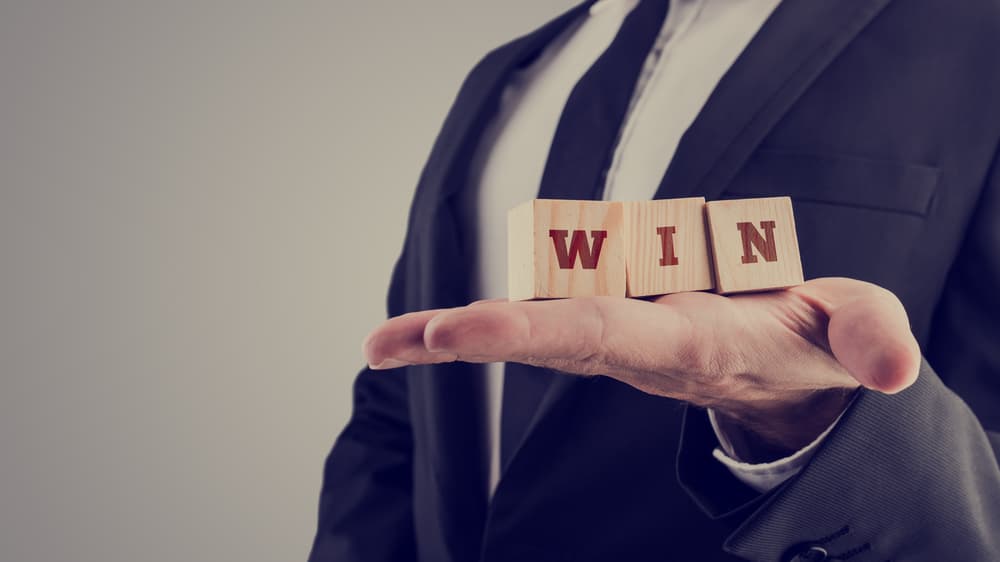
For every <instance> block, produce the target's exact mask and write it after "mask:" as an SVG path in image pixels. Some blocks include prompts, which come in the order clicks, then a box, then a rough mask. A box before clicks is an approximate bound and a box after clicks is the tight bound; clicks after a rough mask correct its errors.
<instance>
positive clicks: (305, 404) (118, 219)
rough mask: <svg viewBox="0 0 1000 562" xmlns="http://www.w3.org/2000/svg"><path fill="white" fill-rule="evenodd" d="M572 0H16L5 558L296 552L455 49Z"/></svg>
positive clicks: (521, 27) (0, 436) (476, 52)
mask: <svg viewBox="0 0 1000 562" xmlns="http://www.w3.org/2000/svg"><path fill="white" fill-rule="evenodd" d="M571 3H572V2H570V1H569V0H545V1H541V0H514V1H510V0H508V1H506V2H487V1H485V0H477V1H460V0H450V1H444V0H434V1H430V0H425V1H423V2H404V1H396V2H387V1H373V0H365V1H363V2H362V1H355V2H346V1H332V0H331V1H327V2H303V1H294V2H290V1H284V0H283V1H280V2H279V1H277V0H274V1H272V2H256V1H255V2H251V1H235V0H232V1H195V0H187V1H175V2H168V1H166V0H164V1H160V2H149V1H135V0H131V1H126V0H121V1H117V2H113V1H108V0H92V1H86V2H85V1H73V0H62V1H59V0H0V560H3V561H5V562H6V561H11V562H26V561H45V562H57V561H73V562H90V561H93V562H98V561H100V562H107V561H118V560H122V561H125V560H128V561H136V560H143V561H160V560H162V561H175V560H213V561H214V560H241V561H258V560H259V561H268V562H273V561H277V560H301V559H304V558H305V555H306V552H307V549H308V546H309V543H310V541H311V538H312V534H313V532H314V528H315V507H316V496H317V493H318V488H319V485H320V471H321V467H322V461H323V458H324V457H325V455H326V453H327V450H328V448H329V445H330V443H331V442H332V440H333V438H334V436H335V435H336V434H337V433H338V432H339V430H340V428H341V427H342V426H343V424H344V423H345V422H346V420H347V417H348V415H349V412H350V384H351V381H352V380H353V378H354V375H355V373H356V371H357V369H358V368H359V367H360V365H361V361H362V357H361V353H360V342H361V340H362V338H363V336H364V334H365V333H366V332H367V331H368V330H370V329H371V328H372V327H374V326H375V325H376V324H377V323H378V322H379V320H380V319H381V318H382V316H383V314H384V312H383V300H384V293H385V289H386V285H387V281H388V276H389V271H390V268H391V266H392V263H393V261H394V259H395V257H396V254H397V252H398V250H399V247H400V243H401V239H402V238H401V237H402V233H403V226H404V221H405V216H406V209H407V206H408V203H409V199H410V196H411V194H412V190H413V187H414V183H415V180H416V177H417V175H418V173H419V169H420V166H421V165H422V161H423V159H424V157H425V156H426V154H427V152H428V150H429V149H430V143H431V141H432V139H433V135H434V133H435V132H436V130H437V128H438V126H439V125H440V122H441V120H442V118H443V116H444V113H445V111H446V110H447V107H448V105H449V103H450V101H451V99H452V98H453V96H454V93H455V90H456V88H457V87H458V85H459V83H460V81H461V78H462V76H463V75H464V73H465V72H466V71H467V70H468V69H469V68H470V67H471V65H472V64H473V63H474V62H475V61H476V60H477V59H478V58H479V57H480V56H481V55H482V54H483V53H485V52H486V51H487V50H488V49H489V48H491V47H492V46H495V45H497V44H499V43H501V42H503V41H505V40H506V39H509V38H511V37H513V36H514V35H516V34H519V33H522V32H524V31H527V30H529V29H531V28H533V27H534V26H535V25H537V24H539V23H541V22H542V21H544V20H545V19H547V18H548V17H550V16H552V15H554V14H555V13H557V12H559V11H561V10H562V9H564V8H566V7H568V6H569V5H570V4H571Z"/></svg>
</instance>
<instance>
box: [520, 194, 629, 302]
mask: <svg viewBox="0 0 1000 562" xmlns="http://www.w3.org/2000/svg"><path fill="white" fill-rule="evenodd" d="M623 223H624V217H623V213H622V204H621V203H616V202H606V201H570V200H557V199H535V200H532V201H528V202H526V203H523V204H521V205H518V206H517V207H514V208H513V209H511V210H510V211H509V212H508V213H507V272H508V279H507V281H508V283H507V289H508V296H509V298H510V300H512V301H513V300H528V299H544V298H563V297H583V296H625V234H624V224H623Z"/></svg>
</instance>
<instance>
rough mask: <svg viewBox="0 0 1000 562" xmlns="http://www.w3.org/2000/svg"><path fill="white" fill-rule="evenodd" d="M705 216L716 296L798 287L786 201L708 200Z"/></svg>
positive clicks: (799, 277)
mask: <svg viewBox="0 0 1000 562" xmlns="http://www.w3.org/2000/svg"><path fill="white" fill-rule="evenodd" d="M706 213H707V216H708V230H709V235H710V238H711V241H712V255H713V258H714V262H715V280H716V290H717V291H718V292H719V293H722V294H729V293H742V292H749V291H766V290H771V289H781V288H785V287H791V286H794V285H800V284H801V283H802V282H803V279H802V262H801V260H800V258H799V243H798V238H797V237H796V234H795V219H794V217H793V215H792V200H791V199H790V198H788V197H766V198H761V199H734V200H724V201H710V202H708V203H707V204H706Z"/></svg>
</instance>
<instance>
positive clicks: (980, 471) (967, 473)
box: [678, 158, 1000, 562]
mask: <svg viewBox="0 0 1000 562" xmlns="http://www.w3.org/2000/svg"><path fill="white" fill-rule="evenodd" d="M979 197H980V199H979V201H978V203H977V205H976V208H975V211H974V212H973V215H972V218H971V220H970V222H969V225H968V227H967V230H966V236H965V239H964V241H963V242H962V248H961V249H960V251H959V253H958V257H957V258H956V261H955V262H954V264H953V266H952V269H951V271H950V273H949V276H948V279H947V282H946V284H945V287H944V290H943V293H942V297H941V299H940V300H939V303H938V308H937V310H936V313H935V317H934V323H933V326H932V330H931V336H930V340H929V342H928V343H927V345H926V346H925V360H924V361H923V364H922V366H921V371H920V375H919V377H918V380H917V382H916V383H915V384H914V385H913V386H912V387H910V388H909V389H907V390H905V391H903V392H901V393H899V394H897V395H893V396H889V395H884V394H881V393H878V392H872V391H868V390H864V389H862V390H861V391H859V392H858V393H857V394H856V396H855V399H854V401H853V402H852V403H851V405H850V406H849V407H848V409H847V410H846V412H845V413H844V415H843V417H842V418H841V421H840V423H839V424H838V425H837V426H836V428H835V429H834V430H833V431H832V432H831V433H830V434H829V435H828V437H827V439H826V441H825V442H824V443H823V444H822V445H821V446H820V448H819V449H818V450H817V452H816V454H815V456H814V457H813V459H812V460H811V462H810V463H809V464H808V465H807V466H806V467H805V468H804V469H803V470H802V472H800V473H799V474H798V475H797V476H796V477H794V478H792V479H790V480H789V481H787V482H786V483H784V484H783V485H781V486H780V487H778V488H777V489H775V490H773V491H771V492H770V493H769V494H765V495H764V496H762V497H761V496H758V497H757V498H754V499H753V500H752V502H753V503H754V505H753V509H754V511H753V513H752V514H751V515H749V516H746V517H741V518H740V521H739V522H738V525H736V526H735V530H734V532H733V533H732V534H731V535H730V536H729V537H728V539H727V540H726V541H725V543H724V544H723V549H724V550H725V551H726V552H729V553H731V554H735V555H737V556H740V557H743V558H748V559H751V560H807V559H809V560H811V559H814V558H809V557H808V556H809V555H812V556H816V557H818V556H820V551H821V550H822V551H824V552H827V553H828V554H829V556H831V558H830V559H834V560H846V559H849V558H850V559H852V560H856V561H857V562H862V561H868V560H872V561H883V560H895V561H903V560H906V561H928V562H931V561H939V560H1000V467H998V461H997V455H998V451H1000V158H998V159H996V160H995V162H994V164H993V166H992V171H991V172H990V174H989V176H988V181H987V182H986V185H985V187H984V189H983V190H982V191H981V193H980V196H979ZM710 432H711V429H710V427H709V424H708V420H707V416H706V415H705V413H704V411H699V410H696V409H694V408H689V409H688V412H687V413H686V418H685V426H684V435H683V436H682V447H681V451H680V454H679V456H678V476H679V478H680V480H681V483H682V485H683V486H684V487H685V488H686V489H687V490H688V492H689V494H690V495H691V496H692V498H693V499H694V500H695V501H696V502H697V503H698V504H699V505H700V506H702V508H703V510H705V511H706V513H707V514H708V515H709V516H711V517H714V518H721V517H724V516H726V515H727V514H731V513H733V512H734V510H735V509H736V508H738V507H739V506H736V505H734V504H733V503H732V502H731V501H730V502H729V503H727V502H726V501H724V498H720V497H719V495H718V494H717V493H715V492H714V490H715V489H719V488H722V489H724V486H720V485H719V483H718V482H717V481H714V482H713V481H711V479H710V478H709V477H707V476H705V475H708V474H713V467H712V466H711V464H710V463H712V462H713V459H711V458H710V450H709V448H708V445H706V444H705V443H707V442H710V436H711V433H710ZM718 477H719V476H718V474H717V473H716V478H718ZM743 501H744V502H746V497H743ZM810 549H813V551H812V552H810ZM797 556H800V557H799V558H797ZM816 559H827V558H816Z"/></svg>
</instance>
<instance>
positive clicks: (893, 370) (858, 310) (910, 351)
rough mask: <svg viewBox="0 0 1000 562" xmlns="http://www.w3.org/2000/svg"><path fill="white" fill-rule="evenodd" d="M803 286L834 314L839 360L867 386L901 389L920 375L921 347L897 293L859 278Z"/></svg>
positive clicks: (832, 337) (831, 329) (831, 328)
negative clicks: (858, 279)
mask: <svg viewBox="0 0 1000 562" xmlns="http://www.w3.org/2000/svg"><path fill="white" fill-rule="evenodd" d="M800 289H803V290H805V291H807V292H808V293H809V294H811V295H813V296H815V297H817V301H816V302H817V303H818V304H819V305H820V307H821V308H822V309H823V310H824V311H825V312H826V313H827V314H828V315H829V318H830V321H829V324H828V327H827V335H828V338H829V341H830V349H831V351H832V352H833V355H834V357H835V358H836V359H837V361H838V362H839V363H840V364H841V365H843V366H844V368H846V369H847V370H848V372H850V373H851V375H852V376H854V378H855V379H857V381H858V382H859V383H861V384H862V385H863V386H866V387H868V388H871V389H874V390H879V391H881V392H885V393H896V392H899V391H901V390H903V389H905V388H907V387H908V386H910V385H911V384H913V383H914V382H915V381H916V379H917V373H918V372H919V370H920V347H919V345H918V344H917V341H916V338H914V337H913V333H912V332H911V331H910V323H909V319H908V317H907V315H906V310H905V309H904V308H903V305H902V303H900V302H899V299H898V298H896V296H895V295H894V294H892V293H891V292H890V291H887V290H885V289H883V288H881V287H878V286H877V285H873V284H871V283H865V282H862V281H857V280H854V279H843V278H827V279H817V280H815V281H810V282H809V283H806V284H805V285H803V286H801V287H800Z"/></svg>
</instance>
